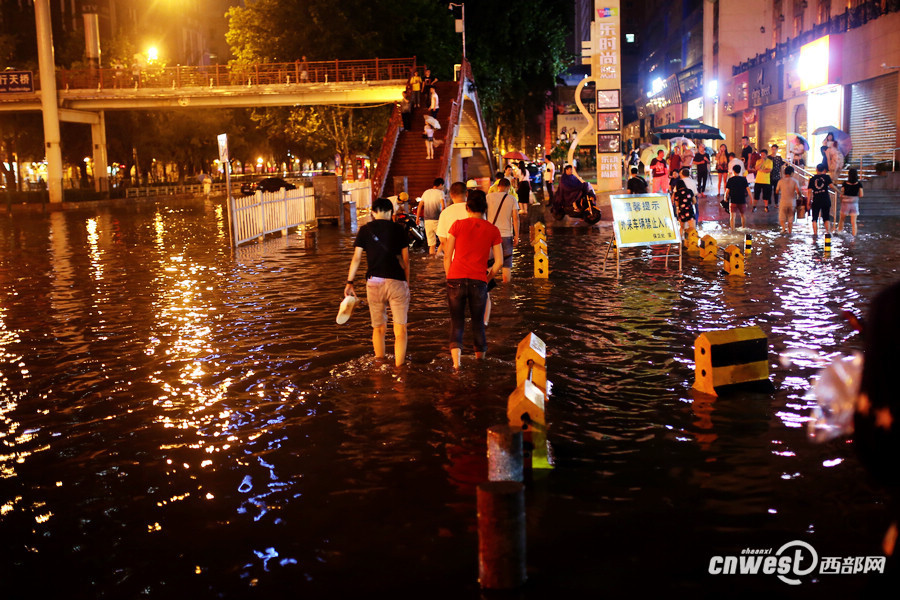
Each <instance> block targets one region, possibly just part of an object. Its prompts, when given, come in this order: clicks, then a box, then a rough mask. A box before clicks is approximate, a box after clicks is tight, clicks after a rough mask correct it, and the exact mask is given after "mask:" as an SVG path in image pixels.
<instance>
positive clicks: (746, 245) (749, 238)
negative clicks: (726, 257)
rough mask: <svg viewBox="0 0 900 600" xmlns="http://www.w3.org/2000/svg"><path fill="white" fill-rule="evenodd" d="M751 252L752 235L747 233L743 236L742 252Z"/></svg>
mask: <svg viewBox="0 0 900 600" xmlns="http://www.w3.org/2000/svg"><path fill="white" fill-rule="evenodd" d="M752 252H753V236H752V235H750V234H749V233H748V234H746V235H745V236H744V254H751V253H752Z"/></svg>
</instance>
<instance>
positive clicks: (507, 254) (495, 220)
mask: <svg viewBox="0 0 900 600" xmlns="http://www.w3.org/2000/svg"><path fill="white" fill-rule="evenodd" d="M498 187H499V189H498V190H497V191H496V192H494V193H493V194H488V195H487V205H488V208H487V220H488V221H490V222H491V224H492V225H496V227H497V229H499V230H500V239H501V242H502V245H503V268H502V273H503V283H508V282H509V280H510V279H511V278H512V259H513V249H514V248H515V247H516V245H517V244H518V243H519V217H518V216H517V215H516V201H515V198H514V197H513V196H512V194H510V193H509V186H508V185H507V181H506V180H505V179H501V180H500V182H499V186H498Z"/></svg>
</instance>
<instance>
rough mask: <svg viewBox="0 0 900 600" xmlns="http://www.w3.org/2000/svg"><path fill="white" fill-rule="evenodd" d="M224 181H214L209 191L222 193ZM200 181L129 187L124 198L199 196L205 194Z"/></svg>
mask: <svg viewBox="0 0 900 600" xmlns="http://www.w3.org/2000/svg"><path fill="white" fill-rule="evenodd" d="M225 191H226V190H225V184H224V183H214V184H212V188H211V189H210V192H211V193H214V194H220V193H224V192H225ZM205 193H206V192H205V190H204V189H203V184H202V183H190V184H183V185H154V186H147V187H129V188H126V189H125V197H126V198H155V197H158V196H181V195H192V196H200V195H203V194H205Z"/></svg>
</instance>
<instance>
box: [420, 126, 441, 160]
mask: <svg viewBox="0 0 900 600" xmlns="http://www.w3.org/2000/svg"><path fill="white" fill-rule="evenodd" d="M440 128H441V124H440V123H438V120H437V119H435V118H434V117H432V116H431V115H425V129H424V132H423V133H422V137H424V138H425V159H426V160H428V159H432V158H434V130H435V129H440Z"/></svg>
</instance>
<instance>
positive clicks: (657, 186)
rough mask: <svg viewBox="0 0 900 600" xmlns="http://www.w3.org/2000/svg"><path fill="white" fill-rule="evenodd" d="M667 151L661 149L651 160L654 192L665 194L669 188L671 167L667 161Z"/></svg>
mask: <svg viewBox="0 0 900 600" xmlns="http://www.w3.org/2000/svg"><path fill="white" fill-rule="evenodd" d="M665 155H666V153H665V152H664V151H663V150H659V151H658V152H657V153H656V158H654V159H653V160H651V161H650V173H651V174H652V175H653V178H652V180H651V181H652V182H653V186H652V188H653V193H654V194H665V193H666V192H667V191H668V189H669V177H668V175H669V167H668V165H667V163H666V158H665Z"/></svg>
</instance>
